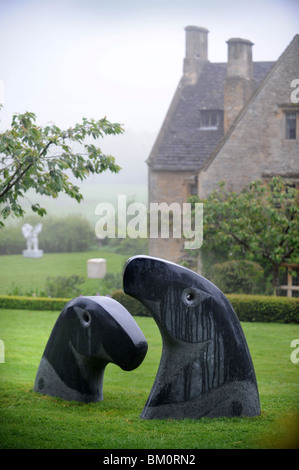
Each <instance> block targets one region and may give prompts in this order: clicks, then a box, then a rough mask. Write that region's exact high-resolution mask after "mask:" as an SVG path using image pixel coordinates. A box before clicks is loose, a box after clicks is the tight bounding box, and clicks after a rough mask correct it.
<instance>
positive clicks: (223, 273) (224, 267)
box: [210, 260, 264, 294]
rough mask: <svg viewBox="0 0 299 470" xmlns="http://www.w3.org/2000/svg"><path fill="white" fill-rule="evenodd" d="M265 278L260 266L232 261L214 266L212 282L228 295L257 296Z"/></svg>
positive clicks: (244, 261) (243, 261) (241, 261)
mask: <svg viewBox="0 0 299 470" xmlns="http://www.w3.org/2000/svg"><path fill="white" fill-rule="evenodd" d="M263 278H264V270H263V268H262V267H261V266H260V265H259V264H257V263H254V262H253V261H247V260H232V261H226V262H225V263H216V264H214V265H213V266H212V268H211V277H210V280H211V281H212V282H213V283H214V284H215V285H216V286H217V287H219V289H220V290H222V291H223V292H225V293H226V294H230V293H235V294H256V293H258V292H259V286H260V284H261V283H262V282H263Z"/></svg>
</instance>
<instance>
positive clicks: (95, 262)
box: [87, 258, 106, 279]
mask: <svg viewBox="0 0 299 470" xmlns="http://www.w3.org/2000/svg"><path fill="white" fill-rule="evenodd" d="M105 274H106V260H105V259H104V258H92V259H89V260H87V277H89V278H92V279H101V278H102V277H105Z"/></svg>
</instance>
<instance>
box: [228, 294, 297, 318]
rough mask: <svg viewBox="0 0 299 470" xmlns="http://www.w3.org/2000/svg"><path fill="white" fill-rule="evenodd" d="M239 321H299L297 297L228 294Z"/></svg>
mask: <svg viewBox="0 0 299 470" xmlns="http://www.w3.org/2000/svg"><path fill="white" fill-rule="evenodd" d="M227 298H228V300H229V301H230V303H231V304H232V306H233V308H234V310H235V312H236V314H237V315H238V318H239V320H240V321H248V322H273V323H299V298H296V297H274V296H273V297H272V296H262V295H237V294H228V295H227Z"/></svg>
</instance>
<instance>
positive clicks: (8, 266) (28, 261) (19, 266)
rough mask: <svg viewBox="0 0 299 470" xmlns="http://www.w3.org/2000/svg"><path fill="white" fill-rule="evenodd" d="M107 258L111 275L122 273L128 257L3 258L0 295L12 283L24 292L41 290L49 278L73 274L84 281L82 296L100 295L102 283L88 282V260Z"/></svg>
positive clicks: (100, 254) (94, 254)
mask: <svg viewBox="0 0 299 470" xmlns="http://www.w3.org/2000/svg"><path fill="white" fill-rule="evenodd" d="M90 258H105V259H106V265H107V272H108V273H121V272H122V270H123V266H124V263H125V261H126V260H127V258H128V257H127V256H124V255H119V254H114V253H104V252H100V251H88V252H82V253H45V254H44V256H43V257H42V258H24V257H23V255H9V256H0V295H1V294H2V295H6V294H7V293H8V291H9V289H10V288H11V286H12V285H13V284H15V285H17V286H18V287H19V288H21V289H31V290H33V291H34V290H37V291H38V290H41V289H43V288H44V286H45V283H46V279H47V277H56V276H63V277H68V276H72V275H73V274H77V275H78V276H82V277H84V278H85V283H84V284H83V285H82V294H84V295H95V294H96V293H97V292H99V291H100V294H103V292H101V289H100V288H101V282H102V281H101V280H98V279H87V260H88V259H90Z"/></svg>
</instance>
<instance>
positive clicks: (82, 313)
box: [74, 307, 91, 328]
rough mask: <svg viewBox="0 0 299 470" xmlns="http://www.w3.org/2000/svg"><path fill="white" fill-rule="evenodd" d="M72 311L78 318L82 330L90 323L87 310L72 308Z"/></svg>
mask: <svg viewBox="0 0 299 470" xmlns="http://www.w3.org/2000/svg"><path fill="white" fill-rule="evenodd" d="M74 309H75V311H76V313H77V315H78V317H79V320H80V323H81V325H82V326H84V328H87V327H88V326H89V325H90V323H91V315H90V313H89V312H88V311H87V310H84V309H83V308H80V307H74Z"/></svg>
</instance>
